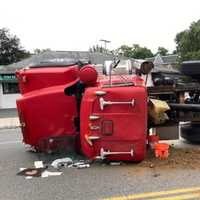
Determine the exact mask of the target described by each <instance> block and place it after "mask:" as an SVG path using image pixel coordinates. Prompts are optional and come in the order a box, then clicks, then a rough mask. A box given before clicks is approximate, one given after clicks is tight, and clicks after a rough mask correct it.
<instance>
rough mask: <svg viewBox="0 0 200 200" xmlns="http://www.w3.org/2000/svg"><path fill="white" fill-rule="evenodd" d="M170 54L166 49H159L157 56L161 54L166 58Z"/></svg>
mask: <svg viewBox="0 0 200 200" xmlns="http://www.w3.org/2000/svg"><path fill="white" fill-rule="evenodd" d="M168 52H169V51H168V50H167V49H166V48H165V47H158V51H157V54H160V55H161V56H166V55H167V54H168Z"/></svg>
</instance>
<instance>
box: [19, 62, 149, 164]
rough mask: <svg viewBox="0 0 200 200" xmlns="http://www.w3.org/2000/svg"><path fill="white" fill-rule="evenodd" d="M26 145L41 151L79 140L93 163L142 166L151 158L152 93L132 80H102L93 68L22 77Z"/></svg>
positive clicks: (36, 71)
mask: <svg viewBox="0 0 200 200" xmlns="http://www.w3.org/2000/svg"><path fill="white" fill-rule="evenodd" d="M17 78H18V80H19V85H20V90H21V94H22V97H21V98H19V99H18V100H17V108H18V113H19V117H20V122H21V125H22V132H23V139H24V143H26V144H29V145H31V146H33V147H35V148H36V149H39V150H51V149H54V148H55V147H56V145H57V146H59V142H58V141H59V140H60V141H62V140H63V138H65V137H69V136H78V138H80V140H81V150H82V151H83V153H84V154H85V155H86V156H87V157H88V158H89V159H92V160H93V159H98V158H100V159H109V160H129V161H141V160H143V159H144V157H145V154H146V138H147V136H146V134H147V92H146V88H145V87H144V86H141V84H140V86H137V84H136V82H135V80H136V79H135V78H134V77H133V76H127V77H126V78H125V79H121V77H120V76H116V77H113V78H112V84H111V85H110V81H109V80H108V77H106V76H99V77H97V72H96V70H95V68H94V67H93V66H92V65H85V66H81V67H80V66H78V65H75V64H74V65H70V66H62V67H61V66H56V65H55V66H51V67H48V66H45V67H39V66H37V67H35V68H28V69H22V70H19V71H18V72H17Z"/></svg>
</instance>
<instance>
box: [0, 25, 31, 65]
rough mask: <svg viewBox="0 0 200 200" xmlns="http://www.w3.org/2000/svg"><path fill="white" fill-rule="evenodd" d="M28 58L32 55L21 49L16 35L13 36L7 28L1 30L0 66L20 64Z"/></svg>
mask: <svg viewBox="0 0 200 200" xmlns="http://www.w3.org/2000/svg"><path fill="white" fill-rule="evenodd" d="M28 56H30V53H29V52H27V51H25V50H24V49H23V48H22V47H21V45H20V40H19V38H17V36H16V35H11V34H10V32H9V30H8V29H6V28H2V29H0V65H7V64H11V63H14V62H18V61H20V60H22V59H24V58H27V57H28Z"/></svg>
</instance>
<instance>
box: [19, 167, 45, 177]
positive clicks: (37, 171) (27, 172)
mask: <svg viewBox="0 0 200 200" xmlns="http://www.w3.org/2000/svg"><path fill="white" fill-rule="evenodd" d="M45 169H46V168H45V167H44V168H26V169H24V170H21V171H20V172H18V173H17V175H19V176H26V177H27V176H29V177H41V175H42V172H44V171H45Z"/></svg>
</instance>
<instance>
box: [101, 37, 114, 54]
mask: <svg viewBox="0 0 200 200" xmlns="http://www.w3.org/2000/svg"><path fill="white" fill-rule="evenodd" d="M99 41H101V42H103V43H104V48H105V51H106V53H107V44H108V43H110V42H111V41H109V40H105V39H101V40H99Z"/></svg>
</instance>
